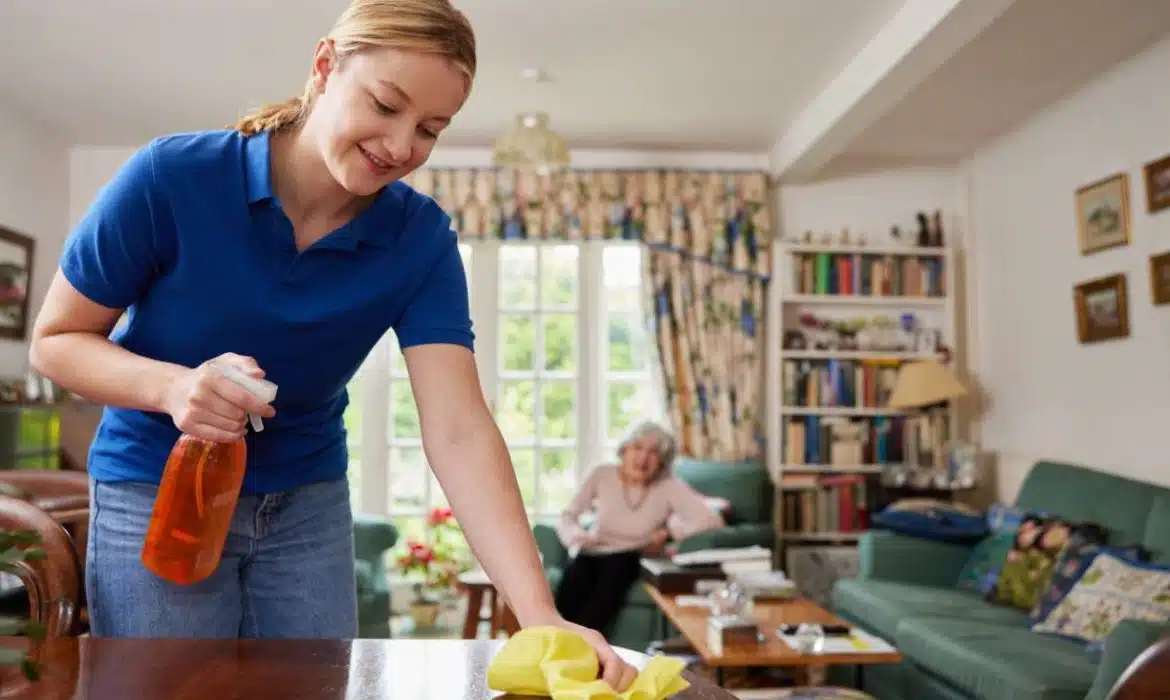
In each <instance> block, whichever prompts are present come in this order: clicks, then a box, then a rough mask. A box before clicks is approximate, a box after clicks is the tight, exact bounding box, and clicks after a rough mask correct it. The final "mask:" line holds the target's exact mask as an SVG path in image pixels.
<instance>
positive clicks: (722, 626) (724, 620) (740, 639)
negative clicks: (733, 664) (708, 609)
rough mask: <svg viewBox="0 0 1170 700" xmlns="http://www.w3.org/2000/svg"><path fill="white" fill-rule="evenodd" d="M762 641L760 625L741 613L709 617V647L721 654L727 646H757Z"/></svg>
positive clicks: (716, 653)
mask: <svg viewBox="0 0 1170 700" xmlns="http://www.w3.org/2000/svg"><path fill="white" fill-rule="evenodd" d="M759 643H760V627H759V625H757V624H756V623H755V622H753V621H752V620H748V619H745V618H742V617H740V616H739V615H712V616H710V617H708V618H707V648H709V649H710V650H711V652H712V653H713V654H715V655H716V656H721V655H722V654H723V650H724V648H726V647H731V646H745V645H750V646H755V645H757V644H759Z"/></svg>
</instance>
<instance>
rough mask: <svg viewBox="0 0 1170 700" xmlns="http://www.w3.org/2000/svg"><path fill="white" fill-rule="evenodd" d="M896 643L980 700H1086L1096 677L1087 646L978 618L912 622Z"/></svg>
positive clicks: (902, 629)
mask: <svg viewBox="0 0 1170 700" xmlns="http://www.w3.org/2000/svg"><path fill="white" fill-rule="evenodd" d="M894 643H895V645H896V646H897V647H898V650H899V651H901V652H902V654H904V655H905V656H906V657H907V658H908V659H911V660H912V661H913V663H914V664H915V665H917V666H919V667H921V668H923V669H924V670H925V671H927V672H929V673H930V674H931V675H934V676H937V677H939V678H942V679H943V680H945V681H946V682H947V683H948V684H950V685H952V686H955V687H956V688H958V689H959V690H961V691H962V692H964V693H966V694H967V695H969V696H971V697H972V698H976V699H977V700H1004V699H1005V698H1011V700H1084V698H1085V695H1086V694H1087V693H1088V692H1089V687H1090V686H1091V685H1092V684H1093V678H1094V677H1095V675H1096V672H1097V667H1096V664H1095V663H1094V662H1093V660H1092V659H1091V658H1090V656H1089V652H1088V650H1086V648H1085V645H1083V644H1078V643H1076V642H1073V641H1069V640H1067V639H1060V638H1057V637H1049V636H1045V635H1039V634H1036V633H1034V632H1031V631H1029V630H1028V629H1027V628H1026V627H1017V626H1009V625H1003V624H996V623H994V622H985V621H979V620H974V619H960V618H937V617H936V618H929V617H916V618H910V619H907V620H904V621H902V623H901V624H900V625H898V629H897V635H896V636H895V642H894Z"/></svg>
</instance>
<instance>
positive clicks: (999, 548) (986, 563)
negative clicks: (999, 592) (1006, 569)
mask: <svg viewBox="0 0 1170 700" xmlns="http://www.w3.org/2000/svg"><path fill="white" fill-rule="evenodd" d="M1015 543H1016V529H1015V528H1014V527H1013V528H1011V529H1008V530H1000V531H999V532H993V533H991V534H990V535H988V536H987V537H984V538H983V539H982V540H980V542H979V544H977V545H975V548H974V549H972V550H971V555H970V556H969V557H967V563H966V564H964V565H963V570H962V571H960V572H959V580H958V582H957V583H956V584H955V587H956V588H959V589H960V590H964V591H975V592H977V593H980V594H982V595H987V594H988V593H990V592H991V591H992V590H994V589H995V582H996V581H997V580H998V579H999V572H1000V570H1001V569H1002V568H1003V563H1004V561H1006V560H1007V556H1008V553H1009V552H1011V551H1012V546H1013V545H1014V544H1015Z"/></svg>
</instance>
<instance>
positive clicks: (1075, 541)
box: [1028, 532, 1150, 624]
mask: <svg viewBox="0 0 1170 700" xmlns="http://www.w3.org/2000/svg"><path fill="white" fill-rule="evenodd" d="M1101 552H1109V553H1111V554H1113V555H1115V556H1118V557H1121V558H1123V559H1132V560H1135V561H1147V560H1148V559H1149V557H1150V553H1149V551H1148V550H1146V548H1145V547H1143V546H1141V545H1136V544H1135V545H1130V546H1128V547H1104V546H1102V545H1100V544H1098V543H1096V542H1094V541H1092V539H1091V538H1086V537H1085V536H1084V535H1083V533H1080V532H1074V533H1073V535H1072V536H1071V537H1070V538H1069V540H1068V544H1067V545H1066V546H1065V548H1064V549H1063V550H1062V551H1061V552H1060V554H1059V555H1057V557H1056V562H1055V563H1054V564H1053V566H1052V576H1051V577H1050V578H1049V579H1048V585H1047V586H1046V587H1045V588H1044V591H1043V592H1042V593H1041V594H1040V598H1039V599H1038V600H1037V601H1036V605H1035V607H1033V608H1032V613H1031V614H1030V615H1029V616H1028V620H1029V621H1030V622H1031V623H1032V624H1035V623H1037V622H1040V621H1041V620H1043V619H1045V618H1046V617H1048V614H1049V613H1050V612H1052V609H1053V608H1055V607H1056V606H1057V605H1058V604H1059V603H1060V601H1062V600H1064V597H1065V596H1066V595H1068V592H1069V591H1070V590H1072V588H1073V586H1075V585H1076V584H1077V581H1080V580H1081V577H1082V576H1083V575H1084V574H1085V572H1086V571H1087V570H1088V569H1089V567H1090V566H1092V564H1093V560H1094V559H1096V558H1097V555H1098V554H1100V553H1101Z"/></svg>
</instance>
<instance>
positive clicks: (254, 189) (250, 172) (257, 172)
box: [244, 131, 394, 250]
mask: <svg viewBox="0 0 1170 700" xmlns="http://www.w3.org/2000/svg"><path fill="white" fill-rule="evenodd" d="M244 149H245V156H244V161H245V162H244V168H245V170H244V176H245V178H244V179H245V186H246V189H247V193H248V204H259V203H261V202H272V203H274V204H279V201H278V200H277V198H276V193H275V192H273V190H272V161H271V134H270V133H269V132H267V131H262V132H260V133H258V134H256V135H254V136H251V137H249V138H248V140H247V142H246V143H245V145H244ZM393 196H394V195H393V194H391V193H390V192H389V188H385V189H383V191H382V192H381V193H379V195H378V198H377V199H376V200H375V201H374V203H373V204H371V205H370V206H369V207H368V208H367V209H366V210H365V211H363V212H362V213H361V214H359V215H358V216H357V217H356V218H355V219H354V220H353V221H351V222H350V223H349V224H348V225H346V226H345V227H344V228H342V229H341V230H340V231H335V232H334V233H333V234H331V235H330V236H329V242H330V244H331V245H330V246H329V247H336V248H344V249H348V250H356V249H357V244H358V243H359V242H360V243H365V244H367V245H373V246H377V247H379V248H387V247H389V246H390V244H391V243H392V237H391V235H390V232H389V231H384V230H382V227H380V226H376V225H375V224H376V223H377V222H379V221H385V217H382V216H379V213H378V210H379V209H383V208H385V207H386V206H387V205H388V204H391V202H390V201H389V200H390V199H392V198H393Z"/></svg>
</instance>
